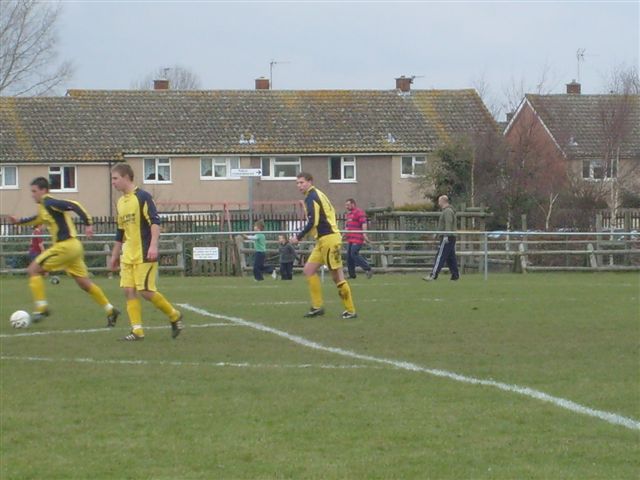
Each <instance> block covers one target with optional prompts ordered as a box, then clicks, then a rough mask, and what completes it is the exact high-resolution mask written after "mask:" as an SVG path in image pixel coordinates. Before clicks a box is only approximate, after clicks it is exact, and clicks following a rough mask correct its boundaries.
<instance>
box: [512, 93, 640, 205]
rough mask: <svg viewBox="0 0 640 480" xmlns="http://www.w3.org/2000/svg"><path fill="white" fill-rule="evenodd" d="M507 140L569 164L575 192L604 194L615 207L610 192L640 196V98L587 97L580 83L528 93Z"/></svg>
mask: <svg viewBox="0 0 640 480" xmlns="http://www.w3.org/2000/svg"><path fill="white" fill-rule="evenodd" d="M504 136H505V139H506V140H507V142H508V143H509V144H510V145H511V146H512V147H514V146H517V145H521V144H522V143H523V141H524V140H523V139H526V141H527V142H529V144H530V146H532V145H533V146H535V148H536V150H537V152H538V154H539V158H545V159H548V158H551V159H555V161H558V162H563V163H565V164H566V169H567V170H566V171H567V173H568V175H569V180H570V184H571V185H573V186H574V188H575V187H576V186H577V187H578V188H579V187H581V186H582V187H585V186H586V187H593V188H597V189H600V191H601V192H602V194H603V195H602V198H603V199H605V200H607V201H609V202H610V203H611V200H612V198H611V195H610V192H614V194H615V195H614V196H617V195H619V193H620V189H622V190H626V191H629V192H634V191H635V192H636V193H637V192H640V95H637V94H636V95H617V94H607V95H583V94H582V93H581V85H580V84H579V83H577V82H575V81H573V82H571V83H569V84H567V90H566V94H561V95H532V94H527V95H525V97H524V99H523V100H522V102H521V104H520V106H519V107H518V109H517V110H516V112H515V114H514V115H513V116H512V117H511V118H510V119H509V123H508V125H507V127H506V129H505V131H504ZM613 187H616V188H613ZM618 202H619V200H618V199H615V198H614V199H613V203H615V204H617V203H618Z"/></svg>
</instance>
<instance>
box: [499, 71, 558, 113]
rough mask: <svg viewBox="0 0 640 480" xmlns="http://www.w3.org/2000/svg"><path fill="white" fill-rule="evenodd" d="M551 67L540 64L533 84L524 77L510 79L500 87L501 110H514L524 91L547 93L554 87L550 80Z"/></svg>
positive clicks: (539, 93)
mask: <svg viewBox="0 0 640 480" xmlns="http://www.w3.org/2000/svg"><path fill="white" fill-rule="evenodd" d="M550 77H551V68H550V67H549V65H548V64H545V65H543V66H542V70H541V73H540V77H539V78H538V81H537V82H536V84H535V85H530V84H528V83H527V82H526V81H525V80H524V78H521V79H520V80H516V79H515V78H513V77H512V78H511V81H510V82H509V83H508V84H507V85H504V86H503V88H502V94H503V97H504V98H503V103H502V110H503V111H504V112H507V113H511V112H515V111H516V108H518V106H519V105H520V103H521V102H522V99H523V98H524V96H525V94H526V93H536V94H538V95H547V94H549V93H551V92H552V91H553V89H554V88H555V86H554V83H556V82H554V81H552V80H551V78H550Z"/></svg>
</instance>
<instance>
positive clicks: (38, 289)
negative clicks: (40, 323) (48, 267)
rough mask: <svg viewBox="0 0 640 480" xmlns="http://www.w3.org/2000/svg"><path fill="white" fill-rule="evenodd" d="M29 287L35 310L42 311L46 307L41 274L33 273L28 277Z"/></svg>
mask: <svg viewBox="0 0 640 480" xmlns="http://www.w3.org/2000/svg"><path fill="white" fill-rule="evenodd" d="M29 288H30V289H31V296H32V297H33V302H34V303H35V305H36V312H44V311H45V310H46V309H47V298H46V297H45V293H44V280H43V279H42V275H33V276H32V277H29Z"/></svg>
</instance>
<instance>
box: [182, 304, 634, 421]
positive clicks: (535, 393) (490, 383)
mask: <svg viewBox="0 0 640 480" xmlns="http://www.w3.org/2000/svg"><path fill="white" fill-rule="evenodd" d="M180 306H181V307H182V308H185V309H187V310H191V311H192V312H195V313H199V314H200V315H203V316H206V317H211V318H217V319H219V320H227V321H229V322H233V323H236V324H238V325H242V326H245V327H250V328H253V329H255V330H259V331H262V332H266V333H271V334H273V335H277V336H278V337H281V338H285V339H287V340H289V341H291V342H293V343H297V344H298V345H302V346H304V347H307V348H312V349H314V350H320V351H324V352H330V353H335V354H336V355H341V356H343V357H349V358H354V359H356V360H364V361H368V362H374V363H380V364H383V365H391V366H394V367H396V368H398V369H402V370H408V371H412V372H422V373H427V374H429V375H433V376H436V377H441V378H448V379H450V380H454V381H456V382H461V383H467V384H471V385H481V386H485V387H493V388H497V389H498V390H502V391H505V392H509V393H517V394H519V395H523V396H525V397H529V398H533V399H535V400H540V401H543V402H546V403H550V404H552V405H555V406H557V407H560V408H563V409H565V410H569V411H571V412H574V413H579V414H581V415H587V416H589V417H593V418H598V419H600V420H604V421H605V422H607V423H610V424H613V425H620V426H623V427H626V428H629V429H631V430H640V421H638V420H635V419H633V418H628V417H624V416H622V415H619V414H617V413H612V412H607V411H603V410H596V409H593V408H590V407H586V406H584V405H580V404H579V403H576V402H573V401H571V400H567V399H565V398H561V397H555V396H553V395H549V394H548V393H544V392H541V391H539V390H535V389H533V388H529V387H522V386H520V385H513V384H508V383H503V382H497V381H495V380H484V379H481V378H475V377H469V376H466V375H461V374H458V373H455V372H449V371H447V370H441V369H433V368H427V367H422V366H420V365H417V364H415V363H411V362H404V361H401V360H393V359H389V358H383V357H373V356H371V355H363V354H360V353H357V352H352V351H350V350H345V349H342V348H336V347H329V346H326V345H322V344H321V343H317V342H314V341H312V340H307V339H306V338H304V337H300V336H298V335H292V334H290V333H287V332H285V331H282V330H278V329H275V328H272V327H268V326H267V325H263V324H261V323H257V322H250V321H248V320H244V319H242V318H238V317H231V316H228V315H220V314H217V313H211V312H209V311H207V310H203V309H201V308H198V307H194V306H193V305H190V304H188V303H183V304H180Z"/></svg>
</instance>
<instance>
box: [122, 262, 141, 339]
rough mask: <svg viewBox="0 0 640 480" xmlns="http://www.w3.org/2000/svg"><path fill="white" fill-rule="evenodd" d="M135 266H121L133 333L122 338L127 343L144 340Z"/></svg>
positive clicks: (128, 314)
mask: <svg viewBox="0 0 640 480" xmlns="http://www.w3.org/2000/svg"><path fill="white" fill-rule="evenodd" d="M134 270H135V269H134V265H132V264H129V263H121V264H120V287H121V288H122V290H123V291H124V296H125V298H126V300H127V316H128V317H129V325H130V326H131V333H129V334H128V335H126V336H124V337H123V338H121V340H126V341H137V340H143V339H144V329H143V328H142V305H141V303H140V298H138V293H137V291H136V282H135V272H134Z"/></svg>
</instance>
